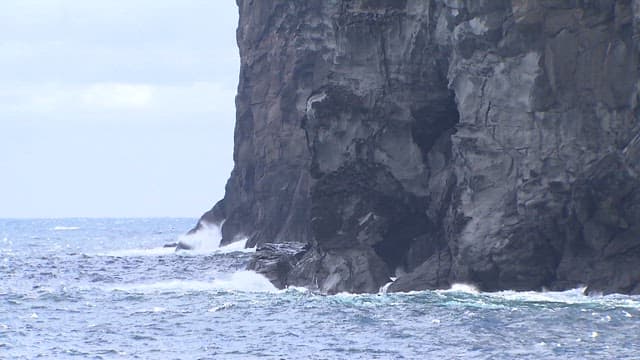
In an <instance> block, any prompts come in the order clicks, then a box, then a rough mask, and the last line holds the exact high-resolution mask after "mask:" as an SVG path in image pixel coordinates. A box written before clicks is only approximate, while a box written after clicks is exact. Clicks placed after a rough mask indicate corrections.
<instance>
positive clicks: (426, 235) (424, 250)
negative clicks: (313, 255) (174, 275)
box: [374, 90, 460, 271]
mask: <svg viewBox="0 0 640 360" xmlns="http://www.w3.org/2000/svg"><path fill="white" fill-rule="evenodd" d="M446 91H447V93H446V96H443V97H442V98H440V99H439V100H437V101H431V102H428V103H427V104H423V105H422V106H420V107H418V108H417V109H415V110H412V111H411V115H412V117H413V121H412V123H411V135H412V139H413V142H414V143H415V144H416V145H417V146H418V148H420V151H421V153H422V159H423V162H424V165H425V166H426V167H427V168H428V169H429V173H430V176H433V175H434V174H436V173H437V172H442V171H446V169H447V167H448V165H449V163H450V162H451V150H452V149H451V147H452V142H451V136H452V135H453V134H454V133H455V127H456V125H457V124H458V123H459V121H460V114H459V112H458V106H457V104H456V100H455V93H454V92H453V91H450V90H446ZM435 153H438V154H437V155H440V156H437V158H440V159H444V163H442V162H440V163H437V164H432V163H430V161H429V158H430V155H434V154H435ZM443 189H444V191H446V192H447V193H449V190H448V189H447V186H446V185H445V186H442V187H441V188H440V189H439V191H443ZM431 201H433V200H430V199H429V198H428V197H414V199H413V201H409V203H406V202H402V203H396V204H395V205H393V206H395V207H398V208H400V209H401V210H399V211H397V212H399V213H400V215H399V216H396V217H395V218H396V219H397V221H394V222H393V223H392V224H391V225H390V226H389V228H388V231H387V232H386V233H385V235H384V236H383V240H382V241H381V242H379V243H377V244H376V245H375V246H374V250H375V252H376V254H378V256H380V257H381V258H382V260H383V261H384V262H385V263H386V264H387V266H388V267H389V269H390V270H391V271H397V269H399V268H400V269H402V270H404V271H412V270H413V269H414V268H415V267H417V266H419V265H420V264H421V263H423V262H424V261H425V260H427V259H428V258H429V257H430V256H431V255H433V254H434V252H436V251H437V250H438V248H440V247H441V246H442V245H443V244H441V243H440V242H441V241H442V236H441V234H443V233H444V229H443V225H444V224H443V223H444V216H445V211H446V210H444V209H446V207H447V206H448V201H450V199H449V196H448V195H447V196H445V197H443V198H442V199H440V200H437V201H440V204H436V206H435V207H436V208H439V209H441V210H440V211H436V212H435V214H434V215H431V216H429V215H427V208H429V207H430V206H432V207H433V205H434V204H430V202H431Z"/></svg>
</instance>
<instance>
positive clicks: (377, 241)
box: [201, 0, 640, 293]
mask: <svg viewBox="0 0 640 360" xmlns="http://www.w3.org/2000/svg"><path fill="white" fill-rule="evenodd" d="M238 6H239V9H240V24H239V28H238V44H239V47H240V55H241V61H242V64H241V74H240V83H239V85H238V96H237V99H236V105H237V119H236V120H237V122H236V132H235V149H234V160H235V168H234V170H233V172H232V174H231V178H230V179H229V182H228V183H227V187H226V195H225V198H224V199H223V200H221V201H220V202H219V203H218V204H217V205H216V206H215V207H214V208H213V209H212V210H211V211H210V212H208V213H207V214H205V215H203V218H202V220H201V222H213V223H216V224H219V223H222V221H223V220H224V223H223V225H222V234H223V243H228V242H231V241H233V240H234V238H235V237H236V236H247V237H248V238H249V239H250V240H249V245H250V246H252V245H254V244H265V243H289V242H294V243H298V242H299V243H304V244H308V246H309V250H308V251H306V252H305V253H304V255H303V256H300V257H299V259H298V256H294V257H290V256H289V255H286V254H287V251H288V250H287V251H284V250H283V255H282V256H284V259H285V260H282V261H281V257H280V255H278V252H279V251H280V250H278V248H273V249H270V250H268V251H263V252H262V253H261V252H258V253H257V254H256V259H255V261H254V262H253V263H252V268H254V269H258V270H259V271H261V272H263V273H266V274H271V275H269V277H270V278H271V279H272V281H274V282H275V283H276V284H277V285H279V286H286V285H302V286H308V287H311V288H316V289H318V290H320V291H323V292H339V291H352V292H373V291H377V290H378V289H379V287H380V286H382V285H383V284H385V283H386V282H387V281H389V278H390V277H392V276H394V275H395V274H398V275H400V276H399V278H398V280H397V282H396V283H395V284H393V285H392V286H391V287H390V290H391V291H394V290H395V291H405V290H414V289H426V288H441V287H448V286H449V285H450V284H452V283H454V282H468V283H472V284H474V285H476V286H478V287H479V288H480V289H483V290H490V291H491V290H500V289H507V288H509V289H519V290H529V289H543V288H551V289H565V288H570V287H576V286H579V285H587V286H588V287H589V291H596V292H623V293H637V292H640V271H639V270H638V267H637V266H636V264H639V263H640V246H639V245H640V244H639V242H640V240H638V239H640V215H639V213H640V210H639V206H640V205H639V204H640V194H639V191H640V190H639V189H640V175H639V174H640V165H638V164H640V119H639V116H640V109H639V108H638V103H639V100H640V97H639V96H638V94H639V91H640V81H639V80H640V76H639V73H638V65H639V62H638V56H639V53H638V49H639V48H638V46H639V44H640V25H639V22H640V0H633V1H632V0H606V1H546V0H539V1H535V0H510V1H509V0H496V1H464V0H375V1H374V0H355V1H346V0H337V1H286V0H264V1H262V0H261V1H258V0H238ZM260 254H263V255H260ZM294 260H295V261H294ZM280 263H283V264H285V265H283V266H280V265H277V266H275V265H273V264H280ZM272 265H273V266H272ZM274 266H275V268H277V270H273V269H274ZM260 269H266V270H260ZM283 269H284V270H283ZM274 274H275V275H274Z"/></svg>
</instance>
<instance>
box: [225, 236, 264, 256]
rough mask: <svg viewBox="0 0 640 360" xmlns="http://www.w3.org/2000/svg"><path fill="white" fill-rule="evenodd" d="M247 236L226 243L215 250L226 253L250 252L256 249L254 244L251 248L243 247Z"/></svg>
mask: <svg viewBox="0 0 640 360" xmlns="http://www.w3.org/2000/svg"><path fill="white" fill-rule="evenodd" d="M247 240H248V239H247V238H243V239H242V240H238V241H236V242H232V243H231V244H227V245H224V246H221V247H220V248H218V249H217V250H216V251H215V252H216V253H218V254H228V253H232V252H243V253H252V252H255V251H256V248H255V246H254V247H252V248H245V246H246V245H247Z"/></svg>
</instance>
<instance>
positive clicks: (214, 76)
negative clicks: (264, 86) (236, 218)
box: [0, 0, 239, 217]
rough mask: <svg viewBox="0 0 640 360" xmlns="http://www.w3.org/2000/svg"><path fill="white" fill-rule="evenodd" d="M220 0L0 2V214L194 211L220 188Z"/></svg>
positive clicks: (225, 4) (223, 54)
mask: <svg viewBox="0 0 640 360" xmlns="http://www.w3.org/2000/svg"><path fill="white" fill-rule="evenodd" d="M237 16H238V15H237V7H236V5H235V1H233V0H224V1H222V0H215V1H214V0H91V1H87V0H19V1H8V0H7V1H0V217H74V216H87V217H102V216H107V217H128V216H136V217H138V216H188V217H197V216H200V215H201V213H202V212H204V211H206V210H207V209H209V208H210V207H211V206H212V205H213V204H214V203H215V201H217V200H218V199H220V198H221V197H222V195H223V194H224V184H225V182H226V179H227V178H228V176H229V172H230V171H231V167H232V165H233V162H232V148H233V125H234V117H235V115H234V114H235V105H234V96H235V92H236V86H237V80H238V67H239V58H238V50H237V47H236V43H235V28H236V25H237Z"/></svg>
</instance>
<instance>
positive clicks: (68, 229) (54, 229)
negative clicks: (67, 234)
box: [52, 226, 80, 231]
mask: <svg viewBox="0 0 640 360" xmlns="http://www.w3.org/2000/svg"><path fill="white" fill-rule="evenodd" d="M52 230H53V231H70V230H80V228H79V227H78V226H55V227H54V228H53V229H52Z"/></svg>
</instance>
